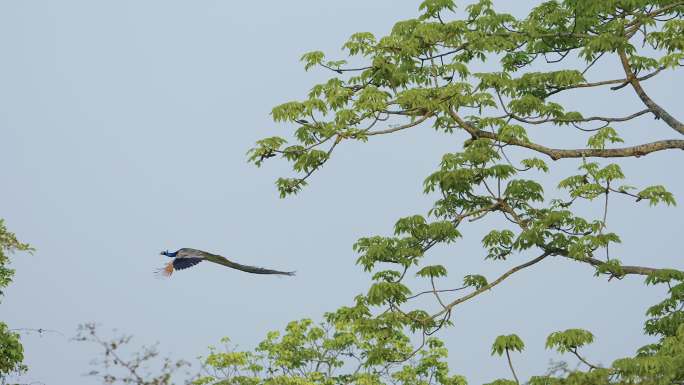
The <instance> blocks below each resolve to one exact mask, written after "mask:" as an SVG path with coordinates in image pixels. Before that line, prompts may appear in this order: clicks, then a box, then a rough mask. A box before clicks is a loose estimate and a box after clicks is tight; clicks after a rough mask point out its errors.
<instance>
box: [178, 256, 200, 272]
mask: <svg viewBox="0 0 684 385" xmlns="http://www.w3.org/2000/svg"><path fill="white" fill-rule="evenodd" d="M200 262H202V258H193V257H187V258H175V259H174V260H173V269H174V270H183V269H187V268H188V267H193V266H195V265H196V264H198V263H200Z"/></svg>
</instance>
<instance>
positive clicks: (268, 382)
mask: <svg viewBox="0 0 684 385" xmlns="http://www.w3.org/2000/svg"><path fill="white" fill-rule="evenodd" d="M341 316H342V314H341V313H331V314H328V315H327V319H326V321H325V322H324V323H322V324H321V325H315V324H314V323H313V322H312V321H311V320H309V319H304V320H301V321H294V322H290V323H289V324H288V325H287V327H286V329H285V333H284V334H283V335H281V334H280V333H278V332H271V333H269V334H268V336H267V338H266V339H265V340H264V341H262V342H261V343H260V344H259V345H258V346H257V348H256V349H255V351H254V352H251V351H237V350H235V349H233V348H232V347H231V346H230V344H229V342H230V340H229V339H228V338H224V339H222V340H221V342H222V343H223V344H224V348H223V349H218V348H211V350H210V354H209V355H208V356H207V357H206V358H204V360H203V368H204V375H203V376H202V377H200V378H199V379H197V380H196V381H195V382H194V384H196V385H206V384H215V385H219V384H221V385H258V384H264V385H305V384H325V385H334V384H368V385H370V384H381V383H393V384H397V385H399V384H401V385H409V384H424V385H433V384H434V385H437V384H441V385H465V379H464V378H463V377H461V376H449V370H448V366H447V364H446V362H445V359H446V357H447V351H446V349H445V348H444V346H443V343H442V342H441V341H439V340H438V339H436V338H431V339H429V340H428V341H427V343H426V349H424V350H423V351H421V352H420V354H419V357H417V358H416V359H415V360H412V362H409V363H402V362H403V361H405V360H404V358H403V357H404V356H405V355H407V354H410V353H411V352H412V351H413V349H414V348H413V346H412V344H411V343H410V341H409V339H408V338H407V337H406V336H405V335H404V334H403V333H400V332H399V333H397V332H395V331H394V330H391V329H390V330H387V329H386V330H383V329H373V328H371V329H363V328H358V327H355V326H358V325H355V324H354V323H348V322H345V321H344V320H343V319H342V317H341ZM388 331H389V333H388ZM378 340H384V341H385V343H386V345H387V347H389V348H391V349H392V350H393V353H392V356H393V358H394V360H393V359H392V357H374V356H373V354H372V347H371V346H372V345H373V343H374V341H378Z"/></svg>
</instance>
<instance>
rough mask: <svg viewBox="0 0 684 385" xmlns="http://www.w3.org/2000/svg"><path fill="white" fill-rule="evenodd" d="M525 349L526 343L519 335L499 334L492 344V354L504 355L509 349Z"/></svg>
mask: <svg viewBox="0 0 684 385" xmlns="http://www.w3.org/2000/svg"><path fill="white" fill-rule="evenodd" d="M523 349H525V344H524V343H523V341H522V340H521V339H520V337H518V336H517V335H515V334H509V335H507V336H498V337H496V340H495V341H494V344H493V345H492V355H494V354H498V355H503V354H504V353H505V352H507V351H509V352H511V351H516V352H522V351H523Z"/></svg>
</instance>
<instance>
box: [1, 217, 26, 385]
mask: <svg viewBox="0 0 684 385" xmlns="http://www.w3.org/2000/svg"><path fill="white" fill-rule="evenodd" d="M32 250H33V249H32V248H31V246H29V245H28V244H25V243H21V242H19V241H18V240H17V237H16V236H15V235H14V234H13V233H11V232H9V231H7V228H6V227H5V222H4V220H2V219H0V298H1V297H2V296H3V295H4V292H3V290H4V288H6V287H7V286H9V284H10V283H12V277H13V276H14V270H12V269H10V268H9V264H10V260H9V255H10V254H11V253H13V252H15V251H29V252H30V251H32ZM23 361H24V348H23V346H22V345H21V341H19V334H18V333H16V332H14V331H12V330H10V329H9V327H8V326H7V324H5V323H4V322H1V321H0V383H4V379H5V376H7V375H9V374H11V373H21V372H23V371H25V370H26V366H25V365H24V364H23Z"/></svg>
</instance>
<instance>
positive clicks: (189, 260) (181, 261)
mask: <svg viewBox="0 0 684 385" xmlns="http://www.w3.org/2000/svg"><path fill="white" fill-rule="evenodd" d="M202 260H203V259H202V258H195V257H184V258H174V259H173V261H171V262H169V263H167V264H166V265H164V267H162V268H161V269H159V270H157V274H158V275H159V276H161V277H170V276H171V274H173V272H174V271H175V270H183V269H187V268H188V267H193V266H195V265H196V264H198V263H200V262H202Z"/></svg>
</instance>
